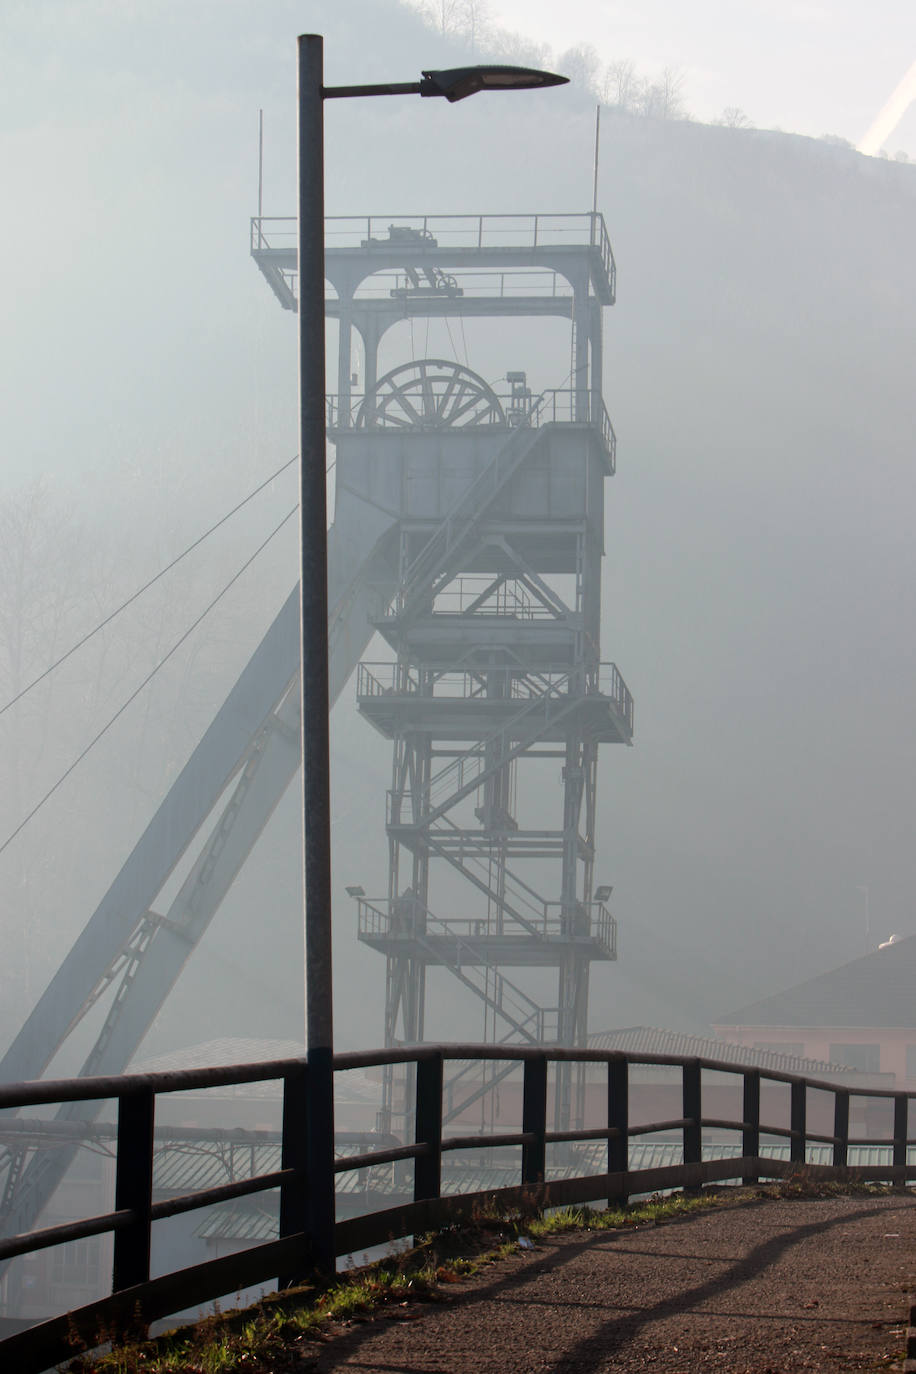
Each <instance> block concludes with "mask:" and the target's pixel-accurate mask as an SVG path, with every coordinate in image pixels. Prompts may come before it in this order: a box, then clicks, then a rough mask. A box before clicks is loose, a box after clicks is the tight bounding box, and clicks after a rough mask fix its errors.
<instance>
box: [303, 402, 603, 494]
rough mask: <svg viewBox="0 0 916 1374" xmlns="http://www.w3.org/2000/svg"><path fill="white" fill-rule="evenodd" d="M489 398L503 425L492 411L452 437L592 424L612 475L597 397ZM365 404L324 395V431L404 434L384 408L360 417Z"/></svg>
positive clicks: (400, 422)
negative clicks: (496, 404)
mask: <svg viewBox="0 0 916 1374" xmlns="http://www.w3.org/2000/svg"><path fill="white" fill-rule="evenodd" d="M371 394H373V393H370V395H371ZM493 394H494V395H495V396H496V399H497V400H498V401H499V403H500V406H501V407H502V410H503V415H504V420H503V421H500V420H499V417H498V415H497V414H496V413H495V411H490V412H488V413H487V416H486V419H485V420H484V421H483V422H477V421H475V420H474V418H473V416H471V417H470V418H469V419H468V421H467V423H466V424H463V425H455V426H449V427H448V428H451V429H453V430H454V432H455V433H460V432H462V431H463V430H465V429H471V428H481V429H485V430H494V429H496V430H497V432H499V431H500V430H501V429H502V428H503V426H504V427H505V428H506V429H540V428H541V427H542V426H543V425H548V424H563V425H569V424H585V425H591V424H594V425H595V426H596V427H597V428H598V429H599V430H600V433H601V442H602V445H603V446H604V450H605V453H606V455H607V460H608V464H609V466H610V469H611V472H612V473H613V472H616V470H617V435H616V434H615V432H614V426H613V424H612V423H611V417H610V415H609V414H608V411H607V406H606V405H605V404H604V401H603V400H602V399H601V398H600V397H599V398H598V399H597V401H596V399H595V397H594V396H592V395H591V393H590V392H588V391H584V390H582V389H581V388H580V389H578V390H577V389H575V388H574V387H546V388H545V389H544V390H543V391H541V392H538V393H537V394H536V395H532V396H530V397H528V398H526V399H525V400H524V401H523V402H520V401H519V399H518V397H517V396H513V395H512V394H511V393H509V392H503V391H494V393H493ZM365 400H366V393H365V392H363V391H352V392H350V394H349V396H347V397H346V400H345V401H344V400H342V399H341V396H340V393H339V392H336V391H330V392H328V393H327V395H326V396H325V406H326V420H327V426H328V429H329V430H334V431H335V432H336V431H338V430H342V429H343V430H350V429H357V428H359V429H362V428H363V427H364V426H365V428H368V429H392V430H396V432H397V433H399V434H402V433H403V432H404V426H403V422H402V421H401V420H400V419H399V420H398V421H395V420H392V419H391V417H390V416H389V415H388V412H387V411H386V410H385V409H384V408H382V409H380V410H378V411H376V412H375V413H374V414H372V415H371V416H364V415H363V414H362V408H363V405H364V403H365ZM593 412H594V413H593Z"/></svg>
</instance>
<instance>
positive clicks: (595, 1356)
mask: <svg viewBox="0 0 916 1374" xmlns="http://www.w3.org/2000/svg"><path fill="white" fill-rule="evenodd" d="M746 1205H747V1204H746ZM750 1205H751V1206H754V1204H750ZM760 1205H761V1206H765V1205H766V1204H765V1203H761V1204H760ZM910 1206H911V1204H909V1203H902V1204H901V1206H900V1208H897V1207H874V1206H871V1207H859V1208H856V1209H855V1210H852V1209H850V1210H844V1211H843V1212H842V1213H841V1214H840V1215H836V1216H832V1217H829V1218H827V1219H825V1220H823V1221H817V1222H809V1223H807V1224H806V1225H804V1226H797V1227H794V1228H793V1229H791V1230H787V1231H784V1232H782V1233H781V1234H780V1235H778V1236H773V1237H771V1238H770V1239H769V1240H766V1241H762V1242H761V1243H760V1244H758V1245H755V1246H753V1247H752V1248H751V1249H750V1250H748V1251H747V1252H746V1253H745V1254H743V1255H741V1256H740V1258H738V1259H734V1260H725V1259H723V1258H721V1257H715V1256H714V1257H712V1258H713V1262H715V1263H717V1264H726V1265H728V1268H727V1269H726V1270H725V1272H724V1273H719V1274H717V1275H716V1276H715V1277H710V1278H709V1279H708V1280H706V1281H705V1282H704V1283H700V1284H696V1285H695V1286H693V1287H691V1288H686V1289H683V1290H682V1291H681V1292H679V1293H676V1294H673V1295H672V1296H671V1297H670V1298H665V1299H664V1300H663V1301H661V1302H657V1303H655V1304H653V1305H652V1306H650V1307H645V1308H633V1307H626V1306H624V1307H621V1308H619V1309H618V1313H619V1315H615V1316H613V1317H611V1318H609V1319H608V1320H607V1321H605V1322H603V1323H602V1324H601V1325H599V1326H597V1327H596V1328H594V1329H593V1330H592V1331H591V1332H590V1333H589V1334H588V1335H587V1336H584V1337H583V1338H582V1339H581V1340H579V1341H575V1342H573V1343H571V1344H570V1346H569V1347H568V1349H567V1350H565V1351H564V1352H563V1354H562V1355H561V1356H560V1357H559V1359H557V1360H555V1362H554V1363H553V1365H551V1366H550V1367H549V1368H550V1370H551V1374H570V1372H571V1371H575V1374H594V1371H595V1370H597V1369H598V1368H599V1367H600V1366H601V1365H602V1364H603V1363H604V1362H606V1360H607V1359H608V1357H609V1356H612V1355H613V1354H614V1353H615V1352H619V1351H621V1350H622V1349H623V1348H624V1347H625V1346H626V1345H628V1344H629V1343H630V1342H631V1341H632V1340H634V1339H635V1337H637V1336H638V1335H639V1333H640V1332H641V1331H643V1330H644V1329H645V1328H646V1327H648V1326H651V1325H652V1323H653V1322H657V1321H663V1320H665V1319H666V1318H668V1317H673V1316H677V1315H679V1314H683V1313H686V1312H689V1311H691V1310H692V1309H693V1308H695V1307H697V1306H699V1305H700V1304H701V1303H704V1302H706V1301H708V1300H709V1299H710V1298H712V1297H715V1296H716V1295H718V1294H722V1293H726V1292H729V1291H730V1290H733V1289H735V1288H738V1287H740V1286H741V1285H742V1284H743V1283H747V1282H748V1281H750V1280H752V1279H754V1278H757V1277H759V1276H760V1274H761V1273H763V1272H764V1271H765V1270H766V1269H767V1268H768V1267H769V1266H770V1265H772V1264H774V1263H775V1262H776V1261H777V1260H778V1259H779V1258H780V1256H782V1255H783V1254H785V1252H786V1251H788V1250H790V1249H791V1248H792V1247H793V1246H796V1245H799V1244H802V1243H803V1242H804V1241H806V1240H809V1239H811V1238H812V1237H814V1236H817V1235H823V1234H824V1233H826V1232H827V1231H830V1230H832V1229H833V1228H834V1227H836V1226H846V1225H849V1224H850V1222H860V1221H864V1220H867V1219H868V1218H871V1217H877V1216H884V1217H889V1216H893V1214H894V1212H895V1211H898V1210H901V1209H904V1208H905V1209H907V1210H909V1208H910ZM736 1210H737V1209H736ZM707 1215H708V1217H709V1218H710V1219H712V1217H713V1216H714V1215H715V1214H714V1213H709V1214H707ZM696 1220H698V1218H693V1217H690V1218H685V1219H684V1220H683V1222H676V1223H670V1222H669V1223H667V1224H666V1229H667V1227H671V1226H672V1225H674V1226H680V1225H684V1226H690V1225H691V1224H692V1223H693V1222H695V1221H696ZM627 1234H628V1233H625V1232H604V1233H602V1232H590V1233H589V1234H588V1235H586V1236H583V1237H582V1239H581V1240H577V1241H573V1242H569V1241H566V1242H565V1243H564V1244H563V1246H562V1248H561V1249H558V1250H557V1251H556V1252H555V1253H554V1254H552V1255H551V1254H546V1255H545V1254H544V1253H543V1252H541V1253H539V1254H537V1255H535V1256H532V1258H531V1260H530V1261H529V1262H528V1263H527V1264H525V1265H524V1267H523V1268H519V1269H516V1270H515V1271H514V1272H513V1273H512V1274H510V1275H506V1276H505V1277H502V1278H497V1279H496V1280H495V1281H494V1282H493V1283H490V1284H487V1285H485V1286H483V1287H480V1288H475V1289H474V1291H473V1292H471V1293H467V1294H463V1293H461V1292H457V1293H455V1295H454V1296H451V1295H450V1296H449V1297H447V1298H446V1299H445V1300H444V1303H443V1304H442V1305H441V1306H437V1307H433V1308H432V1309H431V1310H430V1312H429V1315H430V1316H432V1315H433V1313H434V1312H438V1313H441V1312H442V1306H445V1307H446V1309H447V1310H448V1311H449V1316H450V1319H451V1320H453V1321H456V1322H458V1321H460V1320H461V1310H460V1309H461V1308H462V1307H463V1306H465V1305H471V1304H473V1305H474V1306H478V1305H480V1304H485V1303H486V1302H487V1301H489V1300H490V1299H492V1298H495V1297H503V1298H505V1296H506V1295H508V1294H512V1293H513V1292H514V1291H516V1290H521V1289H524V1288H526V1287H528V1286H530V1285H532V1284H533V1283H534V1282H535V1281H536V1280H537V1279H538V1278H540V1277H541V1276H543V1275H545V1274H548V1273H551V1272H552V1271H554V1270H556V1269H560V1268H562V1267H564V1266H565V1265H567V1264H569V1263H570V1261H571V1260H574V1259H575V1258H577V1257H578V1256H579V1255H580V1254H581V1253H582V1252H583V1251H585V1250H588V1249H593V1248H595V1246H596V1245H606V1246H607V1247H608V1250H609V1252H611V1253H613V1252H616V1253H621V1251H620V1250H618V1248H617V1247H616V1246H615V1245H614V1240H615V1238H616V1237H617V1236H619V1237H620V1239H621V1240H623V1239H625V1237H626V1235H627ZM629 1234H632V1233H629ZM621 1249H622V1251H623V1253H627V1251H626V1250H625V1249H623V1247H621ZM632 1253H634V1254H635V1253H637V1252H635V1251H634V1252H632ZM638 1253H639V1254H640V1255H641V1256H645V1255H646V1254H650V1255H651V1253H652V1252H646V1251H639V1252H638ZM656 1253H657V1254H658V1256H659V1259H660V1260H662V1259H670V1258H681V1256H677V1255H672V1253H671V1252H667V1253H666V1252H662V1251H659V1252H656ZM683 1258H689V1256H683ZM696 1258H697V1259H699V1258H701V1257H700V1256H696ZM710 1258H711V1257H710V1256H706V1255H704V1256H702V1259H703V1260H704V1261H706V1260H708V1259H710ZM519 1301H521V1302H526V1303H538V1304H539V1303H540V1301H541V1300H540V1299H538V1298H537V1297H535V1296H532V1295H526V1296H525V1297H521V1296H520V1297H519ZM544 1305H545V1306H551V1307H557V1308H560V1307H563V1306H569V1307H570V1308H572V1307H575V1308H578V1309H581V1308H587V1309H588V1310H590V1311H595V1309H596V1308H599V1309H600V1308H601V1307H602V1306H603V1305H604V1304H603V1303H602V1302H601V1301H600V1300H599V1301H598V1302H596V1303H592V1304H587V1303H581V1302H570V1303H564V1302H562V1301H560V1302H557V1301H549V1300H545V1301H544ZM443 1315H445V1314H444V1313H443ZM710 1315H712V1314H710ZM735 1315H736V1314H733V1313H729V1314H728V1316H729V1317H730V1318H732V1317H734V1316H735ZM760 1315H761V1316H762V1317H763V1318H764V1319H765V1314H760ZM756 1316H757V1314H755V1319H756ZM422 1320H423V1319H422V1318H420V1319H419V1321H418V1323H417V1324H418V1326H419V1325H420V1324H421V1323H422ZM811 1320H813V1319H811ZM819 1320H821V1321H824V1320H825V1318H824V1317H819ZM846 1320H847V1319H845V1318H843V1319H830V1324H831V1325H834V1324H835V1323H836V1322H845V1321H846ZM849 1320H851V1319H849ZM380 1326H381V1323H380V1322H379V1321H377V1320H376V1321H372V1322H369V1323H367V1324H366V1326H365V1327H363V1328H362V1329H361V1330H359V1331H350V1332H347V1334H346V1335H345V1336H342V1337H341V1338H339V1339H336V1340H334V1342H333V1344H332V1345H331V1346H329V1347H328V1348H326V1349H325V1350H324V1351H322V1352H321V1354H320V1355H318V1357H317V1360H316V1361H315V1364H314V1365H313V1366H311V1367H313V1368H314V1369H315V1370H316V1371H321V1374H331V1371H332V1370H334V1369H336V1368H339V1367H340V1365H339V1363H338V1362H339V1360H341V1359H346V1358H347V1357H350V1358H352V1357H353V1356H354V1355H355V1354H356V1353H357V1352H358V1350H359V1348H360V1346H362V1345H363V1344H365V1343H366V1342H367V1341H370V1340H372V1339H373V1338H374V1337H377V1336H378V1335H379V1332H380ZM497 1331H498V1321H494V1322H493V1324H492V1332H493V1336H494V1338H495V1337H497ZM417 1334H418V1336H419V1331H418V1333H417ZM494 1343H495V1341H494ZM417 1354H418V1360H417V1362H413V1361H411V1362H409V1363H399V1364H391V1363H383V1362H382V1361H384V1359H385V1356H384V1355H381V1359H380V1360H379V1361H378V1362H376V1361H373V1359H372V1356H371V1354H369V1353H368V1352H367V1358H366V1359H365V1362H363V1363H360V1365H359V1366H357V1367H358V1368H360V1369H363V1370H366V1371H372V1374H442V1370H443V1366H442V1365H429V1366H427V1365H424V1364H423V1363H422V1359H423V1353H422V1342H419V1343H418V1350H417ZM388 1358H389V1359H390V1356H389V1357H388ZM308 1367H310V1366H308V1365H306V1366H304V1368H308ZM544 1368H545V1369H546V1368H547V1366H544ZM450 1374H459V1371H457V1370H454V1371H450Z"/></svg>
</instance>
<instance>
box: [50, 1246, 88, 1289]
mask: <svg viewBox="0 0 916 1374" xmlns="http://www.w3.org/2000/svg"><path fill="white" fill-rule="evenodd" d="M98 1276H99V1238H98V1236H87V1237H86V1238H85V1239H84V1240H69V1241H67V1242H66V1244H64V1245H57V1246H55V1247H54V1258H53V1261H52V1265H51V1280H52V1282H53V1283H63V1284H75V1285H78V1286H79V1287H80V1288H85V1287H86V1286H87V1285H90V1284H93V1283H95V1282H96V1281H97V1280H98Z"/></svg>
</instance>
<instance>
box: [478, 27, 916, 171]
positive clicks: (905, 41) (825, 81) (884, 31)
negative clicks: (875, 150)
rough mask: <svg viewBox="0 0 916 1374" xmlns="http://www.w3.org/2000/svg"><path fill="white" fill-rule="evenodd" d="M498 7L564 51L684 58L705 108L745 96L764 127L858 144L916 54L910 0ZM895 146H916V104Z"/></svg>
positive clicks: (698, 110) (708, 112)
mask: <svg viewBox="0 0 916 1374" xmlns="http://www.w3.org/2000/svg"><path fill="white" fill-rule="evenodd" d="M491 8H492V12H493V18H494V20H495V21H496V22H498V23H500V24H503V25H505V26H506V27H508V28H511V29H518V30H521V31H523V32H524V33H526V34H528V35H530V36H531V37H532V38H535V39H537V40H539V41H542V42H546V43H549V44H550V45H551V46H552V47H554V48H555V49H557V50H558V51H563V50H564V49H565V48H569V47H572V46H574V45H575V44H577V43H590V44H592V45H593V46H594V47H595V48H596V50H597V51H598V53H599V56H600V57H601V58H602V59H603V60H604V61H612V60H614V59H615V58H618V57H620V56H625V57H629V58H632V59H633V60H634V61H635V62H636V64H637V66H638V67H640V68H641V69H644V70H645V71H647V72H649V73H652V74H654V73H656V72H658V71H660V70H661V69H663V68H664V67H668V66H672V67H677V68H679V69H680V70H681V71H682V72H683V73H684V77H685V88H686V91H687V95H688V104H689V106H690V108H691V109H692V110H693V111H694V113H695V114H696V116H697V118H699V119H703V120H712V119H715V118H716V117H717V116H718V115H720V114H721V112H722V110H723V109H725V108H726V107H727V106H737V107H739V108H741V109H742V110H744V111H745V113H746V114H747V116H748V117H749V118H750V120H751V121H752V122H753V123H754V124H757V125H758V126H760V127H761V128H776V127H778V128H783V129H786V130H788V131H790V132H792V133H802V134H810V135H812V136H813V137H818V136H819V135H821V134H825V133H830V134H837V135H839V136H841V137H842V138H846V139H848V140H849V141H850V142H851V143H854V144H858V142H859V140H860V139H861V137H862V135H863V134H864V133H865V131H866V129H867V128H868V127H869V125H870V124H871V122H872V120H873V119H874V117H875V116H876V115H877V113H878V111H879V110H880V108H881V106H882V105H883V104H884V102H885V100H886V99H887V97H888V96H889V95H890V93H891V91H892V90H893V89H894V87H895V85H896V84H897V82H898V81H899V80H900V78H901V77H902V76H903V75H904V73H905V72H906V70H907V67H908V66H909V64H910V63H911V62H912V61H913V60H914V59H916V12H914V9H913V6H912V5H911V4H909V3H908V0H879V3H877V4H874V5H868V6H866V5H863V4H862V3H861V0H828V3H818V2H817V0H742V3H741V4H734V3H729V2H728V0H699V2H698V3H696V4H692V5H683V4H679V3H678V0H639V3H628V2H627V0H616V3H613V4H608V3H606V0H569V3H568V4H565V5H563V6H562V7H559V6H557V5H556V4H555V3H552V0H494V3H493V5H492V7H491ZM888 145H889V148H890V151H891V152H892V153H893V152H895V151H896V150H897V149H898V148H903V149H905V150H906V151H907V152H908V153H909V154H910V156H911V157H914V158H916V111H912V110H911V111H910V114H909V116H908V118H907V119H906V120H905V122H904V124H903V125H902V126H901V128H900V131H899V133H898V134H897V135H894V136H892V137H891V138H890V139H889V140H888Z"/></svg>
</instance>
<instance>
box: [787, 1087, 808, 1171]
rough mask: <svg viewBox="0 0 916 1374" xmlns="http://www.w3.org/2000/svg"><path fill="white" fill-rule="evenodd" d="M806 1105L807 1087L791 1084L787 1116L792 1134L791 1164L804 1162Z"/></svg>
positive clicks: (790, 1142)
mask: <svg viewBox="0 0 916 1374" xmlns="http://www.w3.org/2000/svg"><path fill="white" fill-rule="evenodd" d="M807 1106H808V1089H807V1087H806V1085H805V1084H804V1083H793V1084H792V1099H791V1107H790V1117H789V1129H790V1130H791V1132H792V1134H791V1136H790V1138H789V1160H790V1161H791V1163H792V1164H804V1162H805V1159H806V1152H805V1133H806V1129H807V1127H806V1122H805V1118H806V1112H807Z"/></svg>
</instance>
